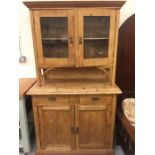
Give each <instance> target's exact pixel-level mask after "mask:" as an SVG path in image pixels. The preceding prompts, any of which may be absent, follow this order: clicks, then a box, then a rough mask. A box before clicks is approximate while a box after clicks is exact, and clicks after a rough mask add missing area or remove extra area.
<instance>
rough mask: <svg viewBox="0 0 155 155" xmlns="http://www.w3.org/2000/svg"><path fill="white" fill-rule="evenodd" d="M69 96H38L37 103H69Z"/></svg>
mask: <svg viewBox="0 0 155 155" xmlns="http://www.w3.org/2000/svg"><path fill="white" fill-rule="evenodd" d="M69 102H70V97H69V96H51V95H50V96H38V97H37V104H54V103H69Z"/></svg>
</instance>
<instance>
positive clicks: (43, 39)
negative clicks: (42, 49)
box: [42, 38, 68, 40]
mask: <svg viewBox="0 0 155 155" xmlns="http://www.w3.org/2000/svg"><path fill="white" fill-rule="evenodd" d="M42 40H68V38H42Z"/></svg>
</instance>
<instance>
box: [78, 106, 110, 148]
mask: <svg viewBox="0 0 155 155" xmlns="http://www.w3.org/2000/svg"><path fill="white" fill-rule="evenodd" d="M106 112H107V111H106V105H77V106H76V116H75V119H76V127H78V129H79V133H78V134H77V136H76V148H77V149H79V150H90V149H91V150H95V149H105V148H106V134H107V130H108V126H107V121H108V120H107V117H106V116H107V113H106ZM107 136H108V135H107Z"/></svg>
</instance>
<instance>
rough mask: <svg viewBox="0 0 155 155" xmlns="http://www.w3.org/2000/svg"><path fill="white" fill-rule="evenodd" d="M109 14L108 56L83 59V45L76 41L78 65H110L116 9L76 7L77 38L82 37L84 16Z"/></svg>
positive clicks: (112, 53)
mask: <svg viewBox="0 0 155 155" xmlns="http://www.w3.org/2000/svg"><path fill="white" fill-rule="evenodd" d="M89 15H91V16H110V28H109V46H108V49H109V51H110V52H108V58H96V59H95V58H89V59H88V60H86V59H84V45H83V43H82V44H79V43H78V57H76V62H78V66H107V65H108V66H109V65H110V66H112V64H113V56H114V48H115V47H114V43H115V26H116V24H115V20H116V11H115V10H108V9H105V8H98V9H96V8H88V9H87V8H80V9H78V40H79V39H80V38H83V37H84V29H83V26H84V22H83V17H84V16H89ZM82 42H83V39H82Z"/></svg>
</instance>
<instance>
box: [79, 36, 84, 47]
mask: <svg viewBox="0 0 155 155" xmlns="http://www.w3.org/2000/svg"><path fill="white" fill-rule="evenodd" d="M82 43H83V39H82V37H80V38H79V44H80V45H81V44H82Z"/></svg>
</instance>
